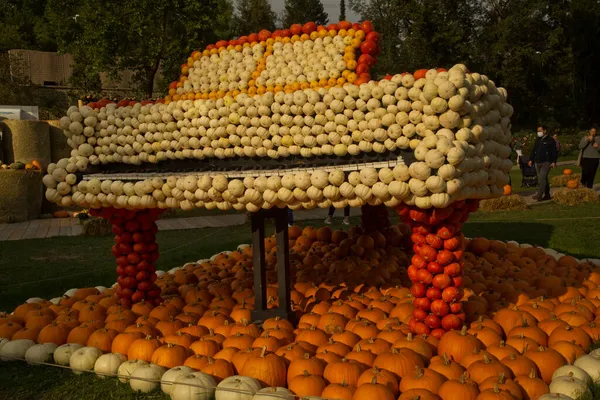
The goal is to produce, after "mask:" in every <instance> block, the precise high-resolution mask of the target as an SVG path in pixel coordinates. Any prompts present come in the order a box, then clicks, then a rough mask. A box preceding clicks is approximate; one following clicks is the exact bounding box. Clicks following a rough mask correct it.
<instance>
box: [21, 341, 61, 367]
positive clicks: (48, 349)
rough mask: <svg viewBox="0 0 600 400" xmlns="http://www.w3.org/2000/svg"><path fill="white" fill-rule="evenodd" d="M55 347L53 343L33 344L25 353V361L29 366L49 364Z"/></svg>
mask: <svg viewBox="0 0 600 400" xmlns="http://www.w3.org/2000/svg"><path fill="white" fill-rule="evenodd" d="M57 347H58V346H57V345H56V344H54V343H44V344H35V345H33V346H31V347H30V348H28V349H27V351H26V352H25V360H26V361H27V363H28V364H30V365H35V364H39V363H50V362H52V360H53V359H54V357H53V355H54V350H56V348H57Z"/></svg>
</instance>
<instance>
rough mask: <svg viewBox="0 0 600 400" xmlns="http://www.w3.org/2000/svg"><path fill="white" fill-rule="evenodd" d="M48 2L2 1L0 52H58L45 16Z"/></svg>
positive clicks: (0, 7) (42, 0) (29, 0)
mask: <svg viewBox="0 0 600 400" xmlns="http://www.w3.org/2000/svg"><path fill="white" fill-rule="evenodd" d="M46 3H47V0H0V52H3V51H7V50H11V49H28V50H42V51H56V42H55V41H54V37H53V33H52V30H51V29H50V25H49V24H48V21H47V20H46V18H45V16H44V11H45V9H46Z"/></svg>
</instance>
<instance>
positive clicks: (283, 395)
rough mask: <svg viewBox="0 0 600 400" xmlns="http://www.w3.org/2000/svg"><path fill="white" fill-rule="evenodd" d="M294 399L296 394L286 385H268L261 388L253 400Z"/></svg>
mask: <svg viewBox="0 0 600 400" xmlns="http://www.w3.org/2000/svg"><path fill="white" fill-rule="evenodd" d="M275 399H280V400H294V399H295V397H294V394H293V393H292V392H290V391H289V390H288V389H286V388H284V387H267V388H264V389H260V390H259V391H258V392H256V394H255V395H254V397H253V398H252V400H275Z"/></svg>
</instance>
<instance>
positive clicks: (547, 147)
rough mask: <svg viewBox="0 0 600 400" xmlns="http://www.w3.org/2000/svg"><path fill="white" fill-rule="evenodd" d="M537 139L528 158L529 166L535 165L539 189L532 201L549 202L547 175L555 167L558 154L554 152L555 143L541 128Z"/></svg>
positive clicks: (538, 130) (540, 127)
mask: <svg viewBox="0 0 600 400" xmlns="http://www.w3.org/2000/svg"><path fill="white" fill-rule="evenodd" d="M537 136H538V137H537V139H535V143H534V145H533V151H532V152H531V157H529V166H531V165H532V164H533V163H535V168H536V170H537V173H538V176H539V179H540V187H539V189H538V193H537V195H535V196H534V199H536V200H537V201H544V200H550V181H549V180H548V174H549V173H550V168H554V167H556V159H557V158H558V152H557V151H556V143H555V142H554V139H552V138H551V137H550V136H548V132H547V131H546V129H545V128H544V127H543V126H538V129H537Z"/></svg>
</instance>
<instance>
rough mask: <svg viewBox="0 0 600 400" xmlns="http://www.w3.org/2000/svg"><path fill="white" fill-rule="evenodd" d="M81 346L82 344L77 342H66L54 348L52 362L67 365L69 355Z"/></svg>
mask: <svg viewBox="0 0 600 400" xmlns="http://www.w3.org/2000/svg"><path fill="white" fill-rule="evenodd" d="M82 347H83V346H82V345H80V344H77V343H67V344H63V345H62V346H58V347H57V348H56V350H54V362H55V363H57V364H58V365H69V360H70V359H71V355H73V353H75V352H76V351H77V350H79V349H81V348H82Z"/></svg>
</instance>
